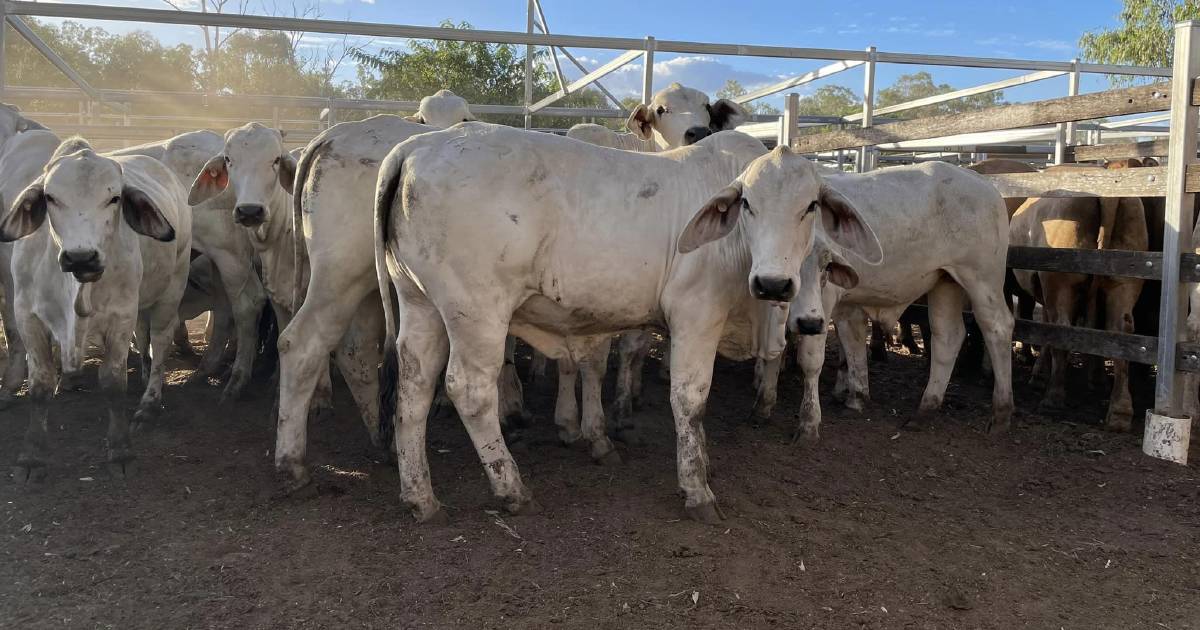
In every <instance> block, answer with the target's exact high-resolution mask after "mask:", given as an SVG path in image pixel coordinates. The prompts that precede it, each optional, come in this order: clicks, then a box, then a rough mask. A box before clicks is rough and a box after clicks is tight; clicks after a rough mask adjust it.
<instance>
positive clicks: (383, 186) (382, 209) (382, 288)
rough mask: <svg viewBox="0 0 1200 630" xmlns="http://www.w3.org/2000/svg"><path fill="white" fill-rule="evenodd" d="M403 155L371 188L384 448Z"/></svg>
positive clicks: (392, 393) (392, 412)
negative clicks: (392, 253)
mask: <svg viewBox="0 0 1200 630" xmlns="http://www.w3.org/2000/svg"><path fill="white" fill-rule="evenodd" d="M404 157H405V154H404V151H403V150H402V149H399V148H397V149H393V150H392V152H391V153H389V154H388V155H387V157H386V158H384V160H383V163H381V164H380V165H379V179H378V180H376V184H375V279H376V281H378V282H379V297H380V299H381V300H383V320H384V329H385V331H386V332H385V333H384V339H383V363H382V364H381V365H380V366H379V442H380V444H382V445H383V446H385V447H386V446H387V445H388V444H390V443H391V441H392V436H393V432H394V430H395V416H396V386H397V384H398V381H399V377H400V361H399V357H398V356H397V355H396V314H395V311H394V307H393V304H392V282H391V275H390V273H389V272H388V231H389V230H390V229H391V223H392V204H393V203H394V202H395V200H396V192H397V191H398V190H399V189H400V178H401V176H402V173H401V170H402V168H403V166H404Z"/></svg>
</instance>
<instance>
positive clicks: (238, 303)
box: [207, 250, 267, 402]
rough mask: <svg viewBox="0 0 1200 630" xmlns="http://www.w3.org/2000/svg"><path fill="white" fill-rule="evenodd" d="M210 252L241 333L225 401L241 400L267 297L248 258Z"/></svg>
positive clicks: (248, 379)
mask: <svg viewBox="0 0 1200 630" xmlns="http://www.w3.org/2000/svg"><path fill="white" fill-rule="evenodd" d="M207 253H208V255H209V257H210V258H211V259H212V261H213V264H214V265H215V266H216V268H217V273H218V275H219V277H220V279H221V285H222V286H223V287H224V289H225V297H226V298H227V299H228V300H229V305H230V309H231V312H232V314H233V321H234V327H235V330H236V333H237V358H235V359H234V362H233V370H232V371H231V372H230V376H229V381H228V382H226V383H225V389H224V390H222V392H221V402H228V401H232V400H236V399H237V398H238V397H240V396H241V395H242V392H243V391H244V390H245V388H246V384H247V383H249V381H250V375H251V372H252V370H253V368H254V354H255V352H256V351H257V349H258V317H259V313H260V312H262V309H263V307H264V306H265V305H266V302H267V298H266V291H264V290H263V288H262V283H261V282H259V280H258V275H257V274H256V273H254V268H253V267H252V266H251V265H250V261H249V260H248V259H246V260H243V259H239V258H238V257H237V256H236V255H234V254H233V253H228V252H222V251H219V250H218V251H212V252H207Z"/></svg>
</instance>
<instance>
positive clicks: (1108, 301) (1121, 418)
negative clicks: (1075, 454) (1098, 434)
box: [1104, 279, 1196, 431]
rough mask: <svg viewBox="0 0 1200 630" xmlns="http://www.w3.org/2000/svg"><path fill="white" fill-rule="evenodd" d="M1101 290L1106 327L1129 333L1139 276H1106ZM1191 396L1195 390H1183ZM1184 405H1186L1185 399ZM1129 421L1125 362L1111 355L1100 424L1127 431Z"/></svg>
mask: <svg viewBox="0 0 1200 630" xmlns="http://www.w3.org/2000/svg"><path fill="white" fill-rule="evenodd" d="M1107 285H1108V286H1107V291H1105V319H1106V322H1105V323H1106V326H1105V328H1106V329H1107V330H1111V331H1115V332H1123V333H1133V329H1134V328H1133V324H1134V322H1133V305H1134V304H1135V303H1136V302H1137V299H1138V295H1139V294H1140V293H1141V291H1142V286H1141V285H1142V282H1141V281H1140V280H1129V279H1122V280H1116V279H1110V280H1109V281H1108V283H1107ZM1187 395H1188V396H1190V397H1195V396H1196V392H1195V391H1190V392H1187ZM1184 407H1185V409H1186V408H1187V407H1188V405H1187V404H1186V403H1185V405H1184ZM1132 425H1133V397H1132V395H1131V394H1130V392H1129V362H1128V361H1124V360H1121V359H1113V388H1112V394H1111V395H1110V396H1109V401H1108V415H1107V416H1106V418H1105V420H1104V426H1105V427H1106V428H1108V429H1109V430H1110V431H1129V430H1130V428H1132Z"/></svg>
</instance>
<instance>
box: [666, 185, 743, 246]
mask: <svg viewBox="0 0 1200 630" xmlns="http://www.w3.org/2000/svg"><path fill="white" fill-rule="evenodd" d="M741 214H742V183H741V182H738V181H735V182H733V183H732V184H730V185H729V186H726V187H725V188H723V189H721V192H719V193H717V194H716V196H714V197H713V198H712V199H709V200H708V203H706V204H704V207H703V208H700V211H699V212H697V213H696V216H694V217H692V220H691V221H689V222H688V224H687V227H685V228H683V234H680V235H679V246H678V248H677V249H678V250H679V253H680V254H686V253H688V252H690V251H692V250H693V249H696V248H697V247H700V246H701V245H703V244H705V243H710V242H712V241H715V240H717V239H719V238H721V237H722V236H725V235H726V234H729V233H730V232H732V231H733V227H734V226H735V225H737V221H738V217H739V216H741Z"/></svg>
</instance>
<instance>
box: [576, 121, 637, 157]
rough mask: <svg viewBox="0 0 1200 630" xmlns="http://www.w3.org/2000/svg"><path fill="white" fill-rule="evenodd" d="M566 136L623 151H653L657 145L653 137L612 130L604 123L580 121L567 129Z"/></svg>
mask: <svg viewBox="0 0 1200 630" xmlns="http://www.w3.org/2000/svg"><path fill="white" fill-rule="evenodd" d="M567 137H568V138H574V139H575V140H582V141H583V142H586V143H588V144H594V145H596V146H601V147H609V148H612V149H622V150H624V151H638V152H640V153H654V152H655V151H658V145H657V144H655V142H654V139H653V138H642V137H640V136H638V135H637V134H635V133H633V132H629V131H626V132H620V131H613V130H612V129H609V128H608V127H605V126H604V125H596V124H593V123H581V124H578V125H574V126H572V127H571V128H570V129H568V130H567Z"/></svg>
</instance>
